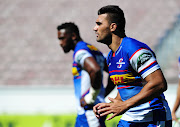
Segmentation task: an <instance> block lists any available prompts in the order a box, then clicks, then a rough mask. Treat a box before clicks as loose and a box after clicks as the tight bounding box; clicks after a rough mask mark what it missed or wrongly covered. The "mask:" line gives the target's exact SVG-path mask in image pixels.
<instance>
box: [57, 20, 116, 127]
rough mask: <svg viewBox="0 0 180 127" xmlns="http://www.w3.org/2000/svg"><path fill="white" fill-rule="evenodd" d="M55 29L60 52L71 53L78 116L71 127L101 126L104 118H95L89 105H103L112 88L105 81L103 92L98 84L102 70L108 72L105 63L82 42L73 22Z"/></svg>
mask: <svg viewBox="0 0 180 127" xmlns="http://www.w3.org/2000/svg"><path fill="white" fill-rule="evenodd" d="M57 30H58V39H59V44H60V46H61V47H62V49H63V51H64V53H68V52H69V51H70V50H73V51H74V54H73V67H72V74H73V75H74V88H75V97H76V101H77V113H78V116H77V118H76V124H75V127H105V123H104V120H105V118H106V116H105V117H102V119H97V118H96V116H95V114H94V113H93V106H94V105H95V104H97V103H100V102H104V97H105V96H106V95H108V94H109V93H110V92H111V90H112V89H113V88H114V85H113V83H112V82H109V81H108V83H109V84H108V85H107V89H106V90H105V88H104V86H103V84H102V79H103V70H106V71H107V72H108V70H107V69H108V67H107V64H105V63H106V60H105V58H104V56H103V54H102V53H101V52H100V51H99V50H98V49H97V48H96V47H95V46H93V45H90V44H88V43H86V42H84V41H83V40H82V38H81V37H80V33H79V30H78V27H77V26H76V25H75V24H74V23H63V24H61V25H59V26H58V27H57Z"/></svg>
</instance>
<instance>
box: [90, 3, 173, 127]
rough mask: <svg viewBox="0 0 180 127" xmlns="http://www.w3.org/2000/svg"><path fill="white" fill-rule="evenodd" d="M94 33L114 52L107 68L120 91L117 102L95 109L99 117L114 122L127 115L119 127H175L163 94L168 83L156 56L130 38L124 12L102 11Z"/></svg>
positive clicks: (115, 9)
mask: <svg viewBox="0 0 180 127" xmlns="http://www.w3.org/2000/svg"><path fill="white" fill-rule="evenodd" d="M94 31H95V33H96V35H97V36H96V37H97V41H98V42H101V43H104V44H106V45H107V46H108V47H109V48H110V49H111V51H110V52H109V54H108V58H107V64H108V66H109V75H110V78H111V80H112V81H113V82H114V85H117V89H118V94H117V96H116V98H109V100H110V101H111V103H99V104H97V105H95V106H94V107H93V110H94V112H95V114H96V117H97V118H101V117H103V116H105V115H108V114H112V115H111V116H110V117H109V118H108V119H107V120H110V119H112V118H114V117H115V116H118V115H122V114H123V115H122V117H121V119H120V121H119V123H118V127H171V126H172V118H171V113H170V108H169V106H168V103H167V101H166V100H165V97H164V94H163V92H164V91H165V90H167V83H166V80H165V78H164V76H163V73H162V71H161V69H160V66H159V64H158V63H157V60H156V57H155V54H154V52H153V51H152V50H151V49H150V48H149V47H148V46H147V45H146V44H144V43H142V42H140V41H138V40H136V39H133V38H130V37H127V36H126V34H125V17H124V12H123V11H122V9H120V8H119V7H118V6H116V5H108V6H104V7H102V8H100V9H99V10H98V18H97V20H96V25H95V27H94ZM143 80H144V81H145V82H146V84H143V83H142V81H143Z"/></svg>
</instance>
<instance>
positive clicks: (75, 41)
mask: <svg viewBox="0 0 180 127" xmlns="http://www.w3.org/2000/svg"><path fill="white" fill-rule="evenodd" d="M80 41H83V40H82V39H79V40H78V41H77V40H74V42H73V44H74V45H73V50H74V49H75V47H76V45H77V43H78V42H80Z"/></svg>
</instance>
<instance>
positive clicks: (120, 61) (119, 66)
mask: <svg viewBox="0 0 180 127" xmlns="http://www.w3.org/2000/svg"><path fill="white" fill-rule="evenodd" d="M116 64H118V66H117V68H121V67H122V65H123V64H125V62H123V58H120V59H119V61H118V62H117V63H116Z"/></svg>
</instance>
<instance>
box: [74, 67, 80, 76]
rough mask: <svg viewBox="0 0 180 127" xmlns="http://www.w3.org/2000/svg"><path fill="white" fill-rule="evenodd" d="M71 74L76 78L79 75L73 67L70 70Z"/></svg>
mask: <svg viewBox="0 0 180 127" xmlns="http://www.w3.org/2000/svg"><path fill="white" fill-rule="evenodd" d="M72 74H73V75H74V76H78V75H79V73H78V70H77V68H76V67H73V68H72Z"/></svg>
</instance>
